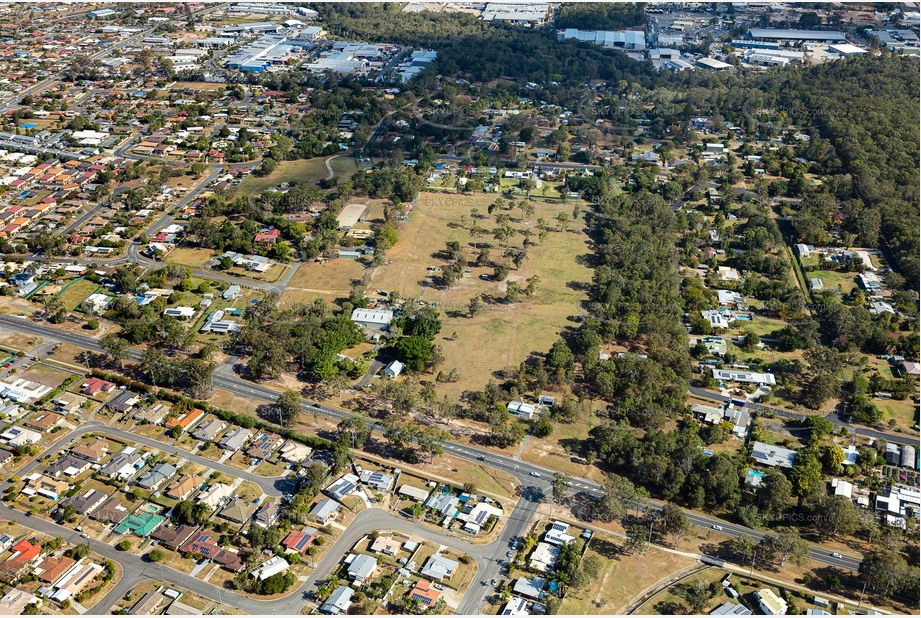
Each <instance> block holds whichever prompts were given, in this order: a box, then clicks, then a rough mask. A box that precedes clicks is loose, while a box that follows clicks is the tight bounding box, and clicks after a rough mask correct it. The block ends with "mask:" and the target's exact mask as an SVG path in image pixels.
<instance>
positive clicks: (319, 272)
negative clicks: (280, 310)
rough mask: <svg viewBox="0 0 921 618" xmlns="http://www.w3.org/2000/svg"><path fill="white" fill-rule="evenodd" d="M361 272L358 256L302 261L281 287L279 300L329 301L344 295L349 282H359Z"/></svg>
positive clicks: (298, 301)
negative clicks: (356, 258)
mask: <svg viewBox="0 0 921 618" xmlns="http://www.w3.org/2000/svg"><path fill="white" fill-rule="evenodd" d="M363 273H364V265H363V263H362V262H359V261H358V260H348V259H333V260H329V261H327V262H323V263H322V264H321V263H318V262H304V263H303V264H301V265H300V266H299V267H298V269H297V272H296V273H294V276H293V277H292V278H291V281H290V282H289V283H288V286H287V287H286V288H285V291H284V293H283V294H282V295H281V300H280V303H279V304H281V305H289V304H294V303H312V302H313V301H314V300H316V299H317V298H322V299H323V300H325V301H326V302H329V303H331V302H334V301H336V300H338V299H347V298H348V297H349V289H350V288H351V286H352V282H353V281H359V282H360V281H361V277H362V274H363Z"/></svg>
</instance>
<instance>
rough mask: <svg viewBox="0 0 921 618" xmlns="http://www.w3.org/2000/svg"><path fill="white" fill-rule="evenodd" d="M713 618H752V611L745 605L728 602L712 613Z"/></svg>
mask: <svg viewBox="0 0 921 618" xmlns="http://www.w3.org/2000/svg"><path fill="white" fill-rule="evenodd" d="M710 615H711V616H751V615H752V610H750V609H748V608H747V607H745V606H744V605H741V604H739V603H733V602H732V601H726V602H725V603H723V604H722V605H720V606H719V607H717V608H716V609H714V610H713V611H712V612H710Z"/></svg>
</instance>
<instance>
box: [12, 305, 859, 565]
mask: <svg viewBox="0 0 921 618" xmlns="http://www.w3.org/2000/svg"><path fill="white" fill-rule="evenodd" d="M0 328H2V329H4V330H11V331H13V332H25V333H30V334H33V335H38V336H40V337H43V338H44V339H45V340H48V341H60V342H64V343H70V344H72V345H76V346H80V347H83V348H85V349H88V350H91V351H95V352H97V353H104V351H103V349H102V348H101V347H100V346H99V343H98V342H97V341H96V340H95V339H93V338H92V337H87V336H85V335H76V334H71V333H66V332H62V331H59V330H57V329H53V328H50V327H48V326H43V325H39V324H35V323H33V322H29V321H27V320H24V319H22V318H15V317H11V316H0ZM130 355H131V356H132V357H133V358H134V359H135V360H137V359H139V358H140V353H139V352H137V351H136V350H131V351H130ZM213 382H214V386H215V387H217V388H222V389H225V390H228V391H230V392H233V393H234V394H238V395H241V396H244V397H249V398H251V399H256V400H261V401H265V402H274V401H275V400H276V399H277V398H278V395H279V394H280V393H279V392H278V391H276V390H273V389H270V388H267V387H264V386H260V385H258V384H254V383H251V382H246V381H245V380H242V379H241V378H238V377H237V376H235V375H232V374H231V375H228V374H227V373H226V372H220V373H219V372H217V371H216V372H215V374H214V379H213ZM304 408H305V410H307V411H308V412H310V413H316V414H321V415H323V416H326V417H328V418H331V419H334V420H341V419H344V418H346V417H349V416H354V414H353V413H351V412H348V411H346V410H343V409H340V408H336V407H333V406H328V405H325V404H320V403H316V402H310V401H306V402H305V404H304ZM369 425H370V426H371V428H372V429H373V430H374V431H376V432H381V431H382V430H383V427H382V426H381V425H380V423H377V422H375V421H370V422H369ZM443 448H444V450H445V452H446V453H449V454H451V455H454V456H456V457H459V458H462V459H465V460H467V461H471V462H476V461H482V462H484V463H485V464H487V465H490V466H492V467H494V468H496V469H498V470H502V471H503V472H507V473H509V474H511V475H513V476H514V477H516V478H517V479H518V480H519V481H520V482H521V483H522V496H523V498H522V500H526V499H528V498H525V497H524V496H529V497H531V496H533V497H532V498H530V499H533V500H535V502H534V505H533V509H536V508H537V504H538V503H539V502H540V498H537V496H542V495H543V493H544V492H546V491H548V490H549V485H550V479H552V478H553V474H554V471H553V470H550V469H548V468H544V467H541V466H537V465H534V464H530V463H527V462H524V461H520V460H517V459H514V458H512V457H508V456H506V455H501V454H497V453H493V452H491V451H489V450H487V449H481V448H477V447H474V446H467V445H463V444H458V443H455V442H450V441H446V442H444V443H443ZM572 488H573V490H574V491H575V492H581V493H585V494H588V495H591V496H600V495H601V494H602V488H601V486H600V485H598V484H597V483H595V482H593V481H590V480H588V479H582V478H576V479H574V480H573V485H572ZM651 506H652V507H654V508H655V507H656V505H655V504H654V503H652V504H651ZM523 508H530V507H525V506H522V504H521V500H519V504H518V506H517V507H516V512H513V513H512V519H513V520H514V518H515V517H516V515H519V514H520V513H518V511H519V509H523ZM531 512H532V513H533V510H531ZM686 513H687V515H688V517H689V518H690V519H691V521H692V523H694V525H696V526H698V527H700V528H705V529H713V526H720V527H721V528H722V533H723V534H726V535H728V536H741V535H743V534H747V535H749V536H750V537H752V538H753V539H755V541H757V540H759V539H761V537H762V536H763V533H762V532H759V531H758V530H754V529H751V528H747V527H745V526H740V525H737V524H730V523H727V522H725V521H724V520H722V519H718V518H715V517H708V516H706V515H701V514H698V513H695V512H692V511H687V512H686ZM521 525H524V524H521ZM507 532H508V534H509V535H510V536H514V535H516V534H518V533H519V532H520V531H519V530H518V529H516V525H515V524H514V523H513V524H510V525H509V526H508V530H507ZM810 557H811V558H812V559H814V560H816V561H819V562H823V563H826V564H830V565H833V566H839V567H842V568H848V569H855V570H856V569H857V567H858V566H859V564H860V558H859V557H854V556H847V555H844V556H842V557H841V558H837V557H834V556H832V555H831V553H830V552H828V551H827V550H824V549H819V548H817V547H815V546H812V547H811V550H810ZM486 574H489V573H488V571H487V572H486Z"/></svg>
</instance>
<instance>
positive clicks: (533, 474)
mask: <svg viewBox="0 0 921 618" xmlns="http://www.w3.org/2000/svg"><path fill="white" fill-rule="evenodd" d="M530 474H531V476H533V477H536V478H540V472H531V473H530Z"/></svg>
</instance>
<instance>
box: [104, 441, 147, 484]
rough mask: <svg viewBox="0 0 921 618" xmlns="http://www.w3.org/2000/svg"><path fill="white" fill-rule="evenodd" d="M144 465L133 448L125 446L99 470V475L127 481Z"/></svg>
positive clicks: (139, 455)
mask: <svg viewBox="0 0 921 618" xmlns="http://www.w3.org/2000/svg"><path fill="white" fill-rule="evenodd" d="M143 465H144V459H143V458H142V457H141V454H140V453H138V452H136V449H135V448H134V447H133V446H127V447H125V448H124V449H122V450H121V451H119V452H118V453H116V454H115V456H114V457H112V459H110V460H109V461H107V462H106V463H105V465H104V466H102V468H101V469H100V470H99V474H101V475H102V476H104V477H106V478H110V479H117V480H119V481H127V480H128V479H130V478H131V477H132V476H134V475H135V474H136V473H137V471H138V470H140V469H141V467H143Z"/></svg>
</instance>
